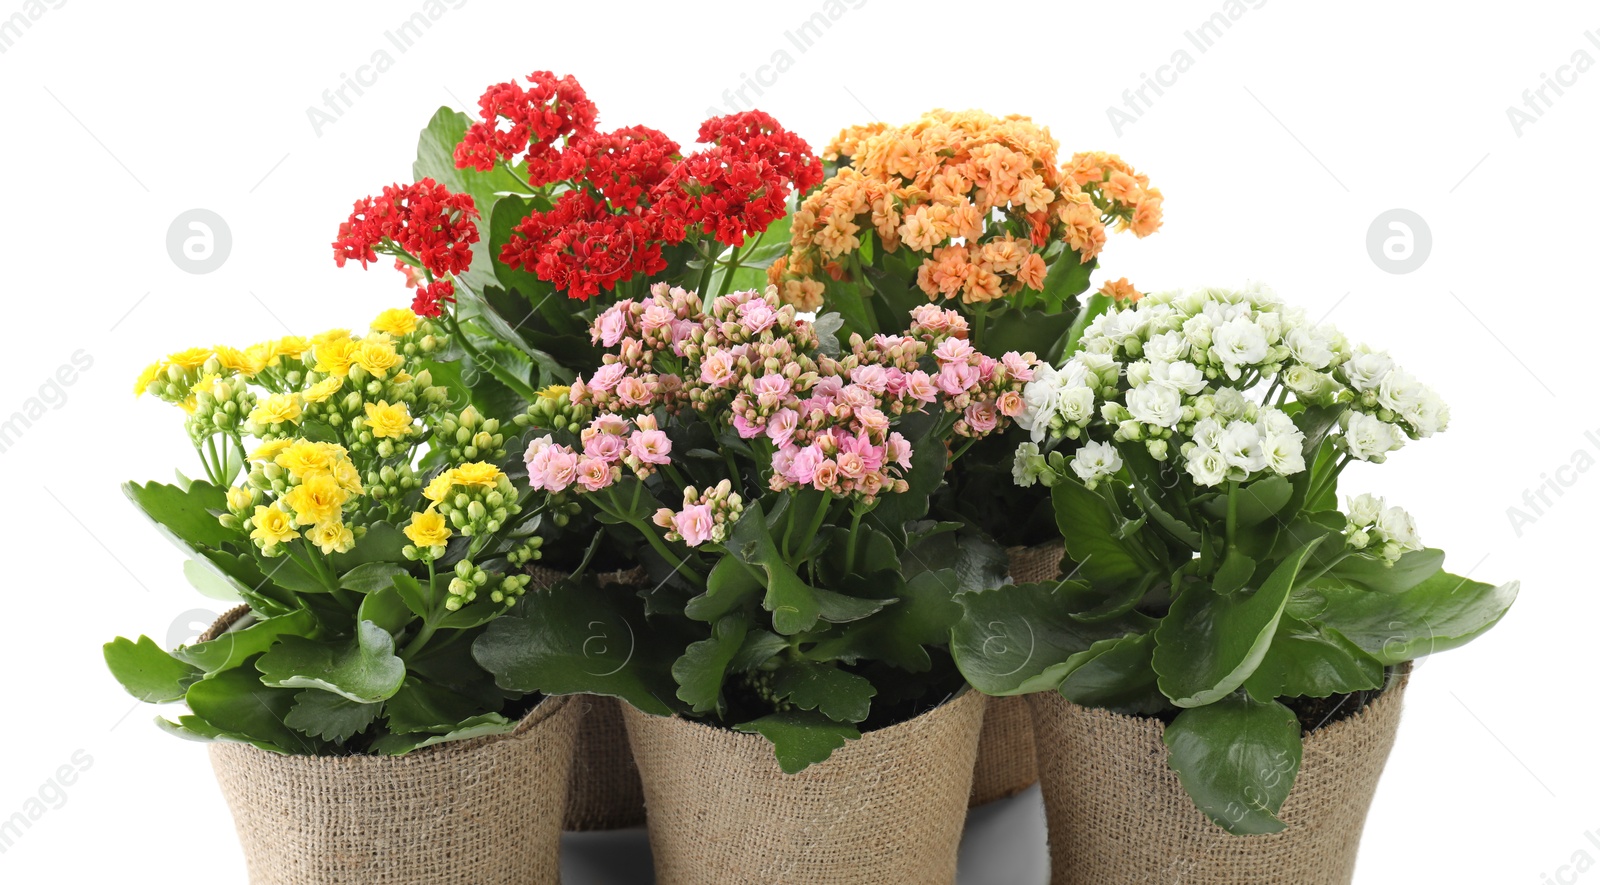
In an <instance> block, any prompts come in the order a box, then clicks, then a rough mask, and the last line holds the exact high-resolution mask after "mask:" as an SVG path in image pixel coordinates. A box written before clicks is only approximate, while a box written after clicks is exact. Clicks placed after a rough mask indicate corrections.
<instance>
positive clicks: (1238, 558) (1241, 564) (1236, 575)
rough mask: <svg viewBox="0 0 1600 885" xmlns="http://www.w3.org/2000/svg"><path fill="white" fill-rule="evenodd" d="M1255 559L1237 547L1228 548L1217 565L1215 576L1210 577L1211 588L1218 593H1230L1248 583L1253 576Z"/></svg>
mask: <svg viewBox="0 0 1600 885" xmlns="http://www.w3.org/2000/svg"><path fill="white" fill-rule="evenodd" d="M1255 574H1256V561H1255V560H1254V559H1251V558H1250V557H1248V556H1246V555H1244V554H1243V553H1242V552H1240V551H1239V550H1237V549H1230V550H1229V551H1228V555H1227V556H1225V557H1223V559H1222V565H1220V566H1218V567H1217V576H1216V577H1215V578H1212V579H1211V589H1213V590H1215V591H1217V592H1218V593H1232V592H1233V591H1235V590H1238V589H1240V588H1242V587H1244V586H1245V585H1246V584H1249V583H1250V579H1251V578H1253V577H1255Z"/></svg>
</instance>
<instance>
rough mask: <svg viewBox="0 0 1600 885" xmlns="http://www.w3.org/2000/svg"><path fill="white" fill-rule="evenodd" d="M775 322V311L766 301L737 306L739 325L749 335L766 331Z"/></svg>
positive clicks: (749, 302)
mask: <svg viewBox="0 0 1600 885" xmlns="http://www.w3.org/2000/svg"><path fill="white" fill-rule="evenodd" d="M777 320H778V313H777V311H775V310H773V309H772V306H771V305H769V304H767V302H766V301H746V302H745V303H743V304H741V305H739V325H740V326H743V327H744V330H745V331H746V332H748V333H750V334H751V335H760V334H761V333H762V332H765V331H767V330H768V329H770V328H772V324H773V323H775V322H777Z"/></svg>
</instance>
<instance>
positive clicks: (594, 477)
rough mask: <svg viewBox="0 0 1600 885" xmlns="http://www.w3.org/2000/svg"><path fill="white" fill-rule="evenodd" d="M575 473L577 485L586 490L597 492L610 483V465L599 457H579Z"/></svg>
mask: <svg viewBox="0 0 1600 885" xmlns="http://www.w3.org/2000/svg"><path fill="white" fill-rule="evenodd" d="M577 475H578V485H580V486H583V488H584V489H585V490H586V491H590V492H598V491H600V490H601V489H603V488H605V487H606V486H609V485H611V465H610V464H607V463H606V462H605V461H602V460H600V459H599V458H580V459H579V460H578V465H577Z"/></svg>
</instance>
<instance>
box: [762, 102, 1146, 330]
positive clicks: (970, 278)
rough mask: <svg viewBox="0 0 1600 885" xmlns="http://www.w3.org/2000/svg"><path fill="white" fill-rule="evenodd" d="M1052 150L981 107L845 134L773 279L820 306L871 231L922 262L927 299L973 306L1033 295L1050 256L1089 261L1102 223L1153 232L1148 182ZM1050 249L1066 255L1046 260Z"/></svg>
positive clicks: (1111, 163) (1048, 142) (1020, 123)
mask: <svg viewBox="0 0 1600 885" xmlns="http://www.w3.org/2000/svg"><path fill="white" fill-rule="evenodd" d="M1058 149H1059V145H1058V144H1057V142H1056V140H1055V139H1054V138H1052V137H1051V136H1050V131H1049V130H1048V129H1046V128H1045V127H1043V126H1039V125H1037V124H1035V123H1034V122H1033V121H1032V120H1030V119H1029V118H1027V117H1023V116H1016V115H1013V116H1009V117H996V116H993V115H991V114H987V113H984V112H982V111H960V112H952V111H944V110H935V111H931V112H929V113H927V114H925V115H923V117H922V118H921V119H919V120H917V121H915V122H913V123H910V124H907V125H905V126H887V125H885V124H883V123H873V124H870V125H866V126H853V127H850V128H848V129H845V130H844V131H842V132H840V133H839V135H838V136H837V137H836V138H834V140H833V141H832V143H830V144H829V145H828V147H827V149H826V150H825V151H824V152H823V156H824V157H825V158H826V159H828V160H829V161H830V162H836V163H840V164H842V165H841V166H840V168H839V170H838V172H837V173H835V174H834V176H833V177H832V178H830V179H828V180H827V181H826V182H824V183H823V185H822V187H821V188H819V189H818V190H816V191H814V192H813V193H812V194H811V195H810V196H809V197H807V198H806V199H805V200H804V201H803V202H802V203H801V204H800V207H799V210H798V211H797V212H796V213H795V215H794V219H793V227H792V231H791V240H790V247H791V249H790V253H791V254H790V255H789V257H788V259H787V260H786V261H784V262H781V263H775V264H773V265H772V267H771V268H769V271H768V277H769V279H770V280H771V281H772V282H773V283H774V284H776V285H777V286H778V287H779V289H780V291H781V292H782V294H783V297H784V299H785V300H786V301H788V302H789V303H791V304H795V305H796V306H797V307H801V308H802V309H815V307H817V306H818V305H819V304H820V303H821V300H822V291H823V287H824V286H825V284H824V283H822V282H819V281H818V279H817V277H819V276H821V275H822V274H823V273H825V272H826V273H828V274H829V275H831V276H834V277H835V278H836V279H837V278H838V277H839V276H840V274H839V270H840V267H841V265H848V264H849V262H850V260H851V259H852V257H853V256H854V254H855V253H857V252H858V251H859V250H860V249H861V247H862V244H863V241H864V238H867V237H869V236H870V235H871V234H874V233H875V234H877V238H878V242H879V243H881V245H882V249H883V250H884V251H886V252H895V251H897V250H899V249H901V248H905V249H907V250H910V251H911V252H913V253H915V254H917V255H920V256H922V264H921V266H920V267H919V268H918V271H917V284H918V286H919V287H920V288H921V289H922V291H923V292H925V293H926V294H927V295H928V297H929V299H930V300H938V299H941V298H944V299H954V298H960V299H961V300H962V301H963V302H966V303H980V302H986V301H992V300H994V299H997V298H1004V297H1007V296H1010V295H1014V294H1016V293H1018V292H1020V291H1022V290H1023V289H1035V290H1037V289H1039V288H1041V287H1042V286H1043V284H1044V277H1045V272H1046V269H1047V260H1050V261H1054V260H1067V261H1072V260H1075V261H1077V262H1080V263H1084V264H1087V263H1088V262H1090V261H1092V260H1093V259H1094V258H1095V256H1097V255H1099V254H1100V251H1101V250H1102V249H1103V248H1104V247H1105V242H1106V234H1107V226H1108V225H1110V226H1112V228H1113V229H1114V230H1117V231H1132V232H1133V234H1134V235H1135V236H1138V237H1145V236H1148V235H1150V234H1152V233H1154V232H1155V231H1156V230H1157V229H1159V228H1160V227H1161V192H1160V191H1159V190H1157V189H1155V188H1153V187H1150V180H1149V178H1148V177H1147V176H1144V175H1141V174H1139V173H1137V172H1135V171H1134V170H1133V168H1132V167H1130V166H1129V165H1128V164H1127V163H1124V162H1123V161H1122V160H1121V159H1120V158H1119V157H1117V156H1116V155H1114V154H1107V153H1102V152H1092V153H1082V154H1076V155H1074V156H1073V157H1072V158H1070V159H1069V160H1067V161H1066V162H1065V163H1060V162H1058V160H1057V151H1058ZM1058 242H1059V243H1062V244H1064V247H1065V248H1066V249H1068V250H1070V252H1071V254H1067V253H1065V252H1062V251H1061V249H1060V248H1056V249H1055V250H1054V252H1052V251H1051V250H1052V247H1055V244H1056V243H1058ZM1047 253H1048V259H1047ZM1130 291H1131V287H1130Z"/></svg>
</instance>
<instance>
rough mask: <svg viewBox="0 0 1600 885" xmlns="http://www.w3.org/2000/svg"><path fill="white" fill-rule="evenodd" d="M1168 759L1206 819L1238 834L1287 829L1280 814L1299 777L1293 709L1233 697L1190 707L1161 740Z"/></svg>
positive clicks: (1297, 731) (1168, 727)
mask: <svg viewBox="0 0 1600 885" xmlns="http://www.w3.org/2000/svg"><path fill="white" fill-rule="evenodd" d="M1163 740H1164V741H1165V743H1166V745H1167V762H1168V764H1170V765H1171V766H1172V769H1173V771H1176V772H1177V773H1178V778H1179V780H1181V781H1182V782H1183V788H1184V789H1185V790H1187V791H1188V793H1189V796H1190V798H1192V799H1194V802H1195V805H1197V806H1199V808H1200V810H1201V811H1202V812H1205V815H1206V817H1209V818H1211V820H1212V822H1213V823H1215V824H1216V825H1217V826H1219V827H1222V828H1223V829H1225V830H1227V831H1228V832H1230V833H1233V834H1234V835H1236V836H1246V835H1261V834H1265V833H1277V832H1280V831H1282V830H1283V828H1284V824H1283V821H1281V820H1279V819H1278V811H1279V809H1281V808H1282V807H1283V801H1284V800H1285V799H1287V798H1289V790H1290V789H1292V788H1293V787H1294V781H1295V777H1296V776H1297V775H1298V774H1299V773H1300V754H1301V744H1300V722H1299V720H1298V719H1296V718H1295V715H1294V713H1293V712H1292V711H1290V710H1289V708H1288V707H1285V706H1283V705H1282V704H1279V703H1277V702H1275V701H1269V702H1266V703H1262V702H1260V701H1256V700H1253V699H1251V698H1249V697H1247V696H1245V695H1237V694H1236V695H1229V696H1228V697H1226V698H1223V699H1221V700H1219V701H1217V702H1216V703H1214V704H1210V705H1207V706H1204V707H1196V708H1194V709H1192V710H1184V711H1183V712H1182V713H1179V714H1178V718H1177V719H1176V720H1174V721H1173V723H1172V724H1171V725H1169V726H1167V729H1166V734H1165V735H1164V737H1163Z"/></svg>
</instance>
